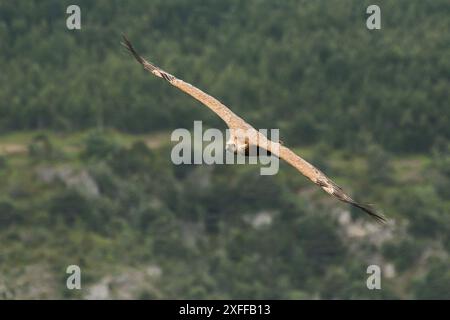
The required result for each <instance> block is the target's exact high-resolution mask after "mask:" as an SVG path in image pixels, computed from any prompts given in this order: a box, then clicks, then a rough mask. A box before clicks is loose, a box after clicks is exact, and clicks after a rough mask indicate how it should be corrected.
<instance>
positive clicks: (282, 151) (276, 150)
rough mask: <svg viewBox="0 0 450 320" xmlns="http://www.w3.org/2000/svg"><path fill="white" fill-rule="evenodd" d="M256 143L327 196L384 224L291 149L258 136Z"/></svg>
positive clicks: (380, 216) (374, 214)
mask: <svg viewBox="0 0 450 320" xmlns="http://www.w3.org/2000/svg"><path fill="white" fill-rule="evenodd" d="M255 142H256V141H255ZM257 143H258V145H259V146H261V147H262V148H264V149H267V150H269V151H270V152H271V153H272V154H274V155H276V156H278V157H279V158H281V159H283V160H284V161H286V162H288V163H289V164H290V165H292V166H293V167H294V168H296V169H297V170H298V171H300V172H301V173H302V174H303V175H304V176H306V177H307V178H309V179H310V180H311V181H312V182H314V183H315V184H317V185H318V186H320V187H321V188H322V189H323V190H325V192H327V193H328V194H330V195H332V196H334V197H336V198H338V199H339V200H341V201H343V202H346V203H349V204H351V205H352V206H355V207H358V208H360V209H362V210H364V211H365V212H366V213H368V214H369V215H371V216H372V217H374V218H375V219H376V220H377V221H378V222H382V223H384V222H386V218H385V217H384V216H383V215H382V214H381V213H379V212H376V211H375V210H374V208H372V207H371V206H370V205H366V204H361V203H359V202H356V201H355V200H353V199H352V198H351V197H350V196H348V195H347V194H346V193H345V192H344V190H342V188H341V187H339V186H338V185H337V184H336V183H334V182H333V181H332V180H331V179H330V178H328V177H327V176H326V175H325V174H324V173H323V172H322V171H320V170H319V169H317V168H316V167H314V166H313V165H312V164H310V163H309V162H308V161H306V160H304V159H303V158H301V157H299V156H298V155H297V154H295V153H294V152H293V151H292V150H291V149H289V148H287V147H285V146H283V145H281V144H279V143H276V142H271V141H269V140H268V139H266V138H265V137H264V136H261V135H259V137H258V140H257Z"/></svg>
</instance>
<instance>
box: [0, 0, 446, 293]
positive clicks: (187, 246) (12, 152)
mask: <svg viewBox="0 0 450 320" xmlns="http://www.w3.org/2000/svg"><path fill="white" fill-rule="evenodd" d="M69 4H74V2H73V1H51V0H46V1H25V0H20V1H1V2H0V67H1V68H0V69H1V71H0V298H2V299H21V298H32V299H34V298H106V299H109V298H111V299H115V298H140V299H159V298H177V299H181V298H190V299H195V298H198V299H205V298H210V299H215V298H225V299H228V298H249V299H253V298H258V299H264V298H273V299H408V298H409V299H432V298H441V299H450V268H449V267H450V260H449V253H450V144H449V138H450V107H449V101H450V100H449V88H450V86H449V78H450V77H449V75H450V41H449V33H448V32H449V30H450V15H449V12H450V3H449V1H448V0H434V1H421V0H414V1H413V0H411V1H377V2H376V4H377V5H379V6H380V7H381V18H382V29H381V30H374V31H370V30H368V29H367V28H366V19H367V17H368V15H367V14H366V8H367V6H368V5H370V4H374V3H372V1H356V0H355V1H291V0H289V1H288V0H286V1H280V2H276V1H262V0H260V1H258V0H254V1H237V0H233V1H223V0H220V1H200V0H189V1H188V0H178V1H168V0H154V1H145V2H144V1H106V0H96V1H76V4H78V5H79V6H80V7H81V24H82V29H81V30H74V31H70V30H68V29H67V28H66V18H67V16H68V15H67V14H66V8H67V6H68V5H69ZM122 32H123V33H125V34H127V36H128V37H129V38H130V40H131V41H132V42H133V43H134V44H135V46H136V48H137V49H138V51H139V52H141V53H142V54H143V55H144V56H146V57H147V58H149V59H150V60H151V61H154V62H155V63H156V64H157V65H159V66H161V67H162V68H163V69H165V70H167V71H168V72H170V73H172V74H174V75H176V76H178V77H179V78H181V79H184V80H185V81H188V82H190V83H192V84H194V85H196V86H198V87H199V88H201V89H203V90H205V91H206V92H208V93H210V94H212V95H213V96H215V97H217V98H218V99H219V100H221V101H223V102H224V103H225V104H227V105H228V106H230V107H231V109H232V110H233V111H235V112H236V113H237V114H239V115H241V116H242V117H243V118H244V119H246V120H247V121H248V122H249V123H251V124H253V125H254V126H255V127H256V128H280V133H281V138H282V140H283V141H284V143H285V144H286V145H287V146H290V147H293V148H294V149H295V151H297V152H299V154H301V155H302V156H303V157H304V158H306V159H307V160H309V161H311V162H312V163H314V164H315V165H317V166H318V167H319V168H321V169H322V170H323V171H324V172H326V174H327V175H328V176H330V177H332V178H333V179H335V181H336V182H337V183H338V184H340V185H342V186H343V187H344V189H346V190H348V191H349V193H351V194H352V195H354V197H355V198H356V199H358V200H360V201H362V202H370V203H374V204H376V205H377V207H378V208H380V209H382V211H383V212H384V213H385V214H386V215H387V216H388V217H389V218H390V219H391V222H390V223H389V224H388V225H386V226H379V225H377V224H376V223H375V222H374V221H373V220H371V219H370V217H368V216H367V215H365V214H364V213H363V212H361V211H358V210H353V209H351V208H350V207H348V206H346V205H344V204H342V203H340V202H338V201H336V200H335V199H332V198H331V197H329V196H328V195H326V194H325V193H323V191H321V190H320V189H318V188H317V187H316V186H314V185H313V184H311V183H310V182H309V181H308V180H307V179H305V178H304V177H302V176H301V175H300V174H298V173H297V172H296V171H295V170H294V169H293V168H291V167H289V166H288V165H286V164H284V163H283V164H282V165H281V168H280V172H279V173H278V174H277V175H275V176H261V175H260V174H259V167H258V166H257V165H247V166H244V165H234V166H231V165H227V166H224V165H216V166H206V165H204V166H203V165H197V166H193V165H185V166H175V165H173V164H172V163H171V161H170V151H171V147H172V146H173V143H171V142H170V133H171V131H172V130H174V129H176V128H188V129H191V128H192V126H193V121H194V120H203V121H204V125H205V126H210V127H216V128H222V129H225V125H224V124H223V123H222V122H221V120H220V119H219V118H218V117H217V116H216V115H214V114H213V113H212V112H210V111H209V110H208V109H207V108H205V107H203V106H201V105H200V104H199V103H198V102H196V101H194V100H193V99H191V98H190V97H188V96H186V95H184V94H183V93H181V92H179V91H177V90H176V89H175V88H173V87H170V86H168V85H167V84H166V83H165V82H164V81H160V80H159V79H157V78H155V77H152V76H151V75H149V74H148V73H146V72H144V71H143V70H142V68H141V67H140V66H139V65H138V64H137V63H136V62H135V61H134V60H133V59H132V57H130V56H129V54H127V53H126V52H125V50H124V49H123V48H122V47H121V46H120V44H119V42H120V36H121V33H122ZM71 264H77V265H79V266H80V267H81V270H82V290H72V291H71V290H68V289H67V288H66V277H67V276H68V275H67V274H66V272H65V271H66V267H67V266H68V265H71ZM371 264H377V265H379V266H380V267H381V269H382V284H381V285H382V290H368V289H367V287H366V279H367V277H368V276H369V275H368V274H366V269H367V267H368V266H369V265H371Z"/></svg>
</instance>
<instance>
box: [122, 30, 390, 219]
mask: <svg viewBox="0 0 450 320" xmlns="http://www.w3.org/2000/svg"><path fill="white" fill-rule="evenodd" d="M122 45H123V46H124V47H125V48H126V49H127V50H128V51H129V52H130V53H131V54H132V55H133V56H134V58H135V59H136V60H137V61H138V62H139V63H140V64H141V65H142V66H143V67H144V69H145V70H147V71H149V72H150V73H152V74H153V75H155V76H157V77H159V78H162V79H164V80H165V81H167V82H168V83H169V84H171V85H172V86H174V87H177V88H178V89H180V90H181V91H184V92H185V93H187V94H188V95H190V96H192V97H193V98H195V99H197V100H198V101H200V102H201V103H203V104H204V105H205V106H207V107H208V108H210V109H211V110H212V111H213V112H214V113H216V114H217V115H218V116H219V117H220V118H222V120H223V121H225V123H226V124H227V126H228V127H229V128H230V133H231V134H230V139H229V140H228V141H227V143H226V149H227V151H230V152H234V153H240V154H247V153H248V150H250V147H255V146H256V147H258V148H263V149H265V150H267V154H273V155H275V156H277V157H278V158H281V159H283V160H285V161H286V162H288V163H289V164H290V165H292V166H293V167H294V168H295V169H297V170H298V171H300V173H301V174H303V175H304V176H306V177H307V178H308V179H310V180H311V181H312V182H314V183H315V184H316V185H318V186H319V187H321V188H322V189H323V190H325V192H327V193H328V194H330V195H332V196H334V197H336V198H337V199H339V200H341V201H343V202H346V203H349V204H351V205H353V206H355V207H358V208H360V209H362V210H364V211H365V212H366V213H368V214H369V215H371V216H372V217H374V218H375V219H376V220H377V221H378V222H386V219H385V217H384V216H383V215H382V214H380V213H378V212H376V211H375V210H374V209H373V208H372V207H371V206H370V205H366V204H361V203H358V202H356V201H355V200H353V199H352V198H351V197H350V196H348V195H347V194H346V193H345V192H344V191H343V190H342V188H341V187H339V186H338V185H337V184H336V183H334V182H333V181H332V180H331V179H330V178H328V177H327V176H326V175H325V174H324V173H323V172H322V171H320V170H319V169H317V168H316V167H314V166H313V165H312V164H310V163H309V162H307V161H306V160H304V159H302V158H301V157H300V156H298V155H297V154H295V153H294V152H293V151H292V150H291V149H289V148H287V147H285V146H284V145H283V144H282V143H279V142H276V141H271V140H269V139H268V138H267V137H266V136H265V135H263V134H261V133H260V132H259V131H257V130H256V129H254V128H253V127H252V126H251V125H249V124H248V123H247V122H245V121H244V120H243V119H242V118H240V117H239V116H238V115H236V114H235V113H234V112H233V111H231V110H230V109H229V108H228V107H227V106H225V105H224V104H222V103H221V102H220V101H218V100H217V99H215V98H214V97H212V96H210V95H208V94H207V93H205V92H203V91H202V90H200V89H198V88H196V87H194V86H193V85H191V84H189V83H187V82H184V81H183V80H181V79H178V78H177V77H175V76H173V75H171V74H170V73H168V72H166V71H164V70H162V69H160V68H158V67H157V66H155V65H153V64H152V63H150V62H148V61H147V60H145V59H144V58H143V57H141V56H140V55H139V54H138V53H137V52H136V51H135V49H134V48H133V46H132V45H131V43H130V41H129V40H128V39H127V38H126V37H125V36H123V43H122ZM242 133H245V136H244V135H243V134H242Z"/></svg>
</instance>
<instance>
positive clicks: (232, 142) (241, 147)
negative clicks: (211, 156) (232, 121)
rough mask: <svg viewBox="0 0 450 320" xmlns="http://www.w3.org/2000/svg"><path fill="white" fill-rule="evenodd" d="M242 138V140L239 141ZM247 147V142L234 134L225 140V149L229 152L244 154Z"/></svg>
mask: <svg viewBox="0 0 450 320" xmlns="http://www.w3.org/2000/svg"><path fill="white" fill-rule="evenodd" d="M241 140H242V141H241ZM246 148H247V143H246V141H245V139H239V138H238V137H236V136H232V137H230V139H229V140H228V141H227V143H226V146H225V149H226V150H227V151H228V152H230V153H239V154H244V153H245V149H246Z"/></svg>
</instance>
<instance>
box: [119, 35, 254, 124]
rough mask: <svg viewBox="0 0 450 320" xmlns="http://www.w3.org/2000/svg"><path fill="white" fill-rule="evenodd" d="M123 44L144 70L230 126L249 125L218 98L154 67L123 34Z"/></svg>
mask: <svg viewBox="0 0 450 320" xmlns="http://www.w3.org/2000/svg"><path fill="white" fill-rule="evenodd" d="M123 41H124V42H123V43H122V44H123V46H124V47H125V48H127V49H128V51H130V52H131V54H132V55H133V56H134V58H135V59H136V60H137V61H138V62H139V63H140V64H141V65H142V66H143V67H144V69H145V70H147V71H149V72H151V73H152V74H154V75H155V76H157V77H159V78H162V79H164V80H166V81H167V82H169V83H170V84H171V85H173V86H175V87H177V88H178V89H180V90H182V91H184V92H186V93H187V94H189V95H190V96H192V97H193V98H195V99H197V100H198V101H200V102H201V103H203V104H204V105H205V106H207V107H208V108H210V109H211V110H212V111H214V112H215V113H216V114H217V115H218V116H219V117H220V118H222V120H223V121H225V123H226V124H227V125H228V127H230V128H247V127H248V126H249V125H248V124H247V123H246V122H245V121H244V120H243V119H242V118H240V117H239V116H237V115H236V114H235V113H233V112H232V111H231V110H230V109H229V108H228V107H227V106H225V105H224V104H222V103H221V102H220V101H219V100H217V99H215V98H214V97H212V96H210V95H209V94H207V93H205V92H203V91H202V90H200V89H198V88H196V87H194V86H193V85H191V84H189V83H187V82H184V81H183V80H181V79H178V78H176V77H175V76H173V75H171V74H170V73H168V72H166V71H164V70H162V69H160V68H158V67H156V66H155V65H153V64H152V63H150V62H148V61H147V60H145V59H144V58H143V57H141V56H140V55H139V54H138V53H137V52H136V50H134V48H133V46H132V44H131V43H130V41H129V40H128V39H127V38H126V37H125V36H123Z"/></svg>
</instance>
